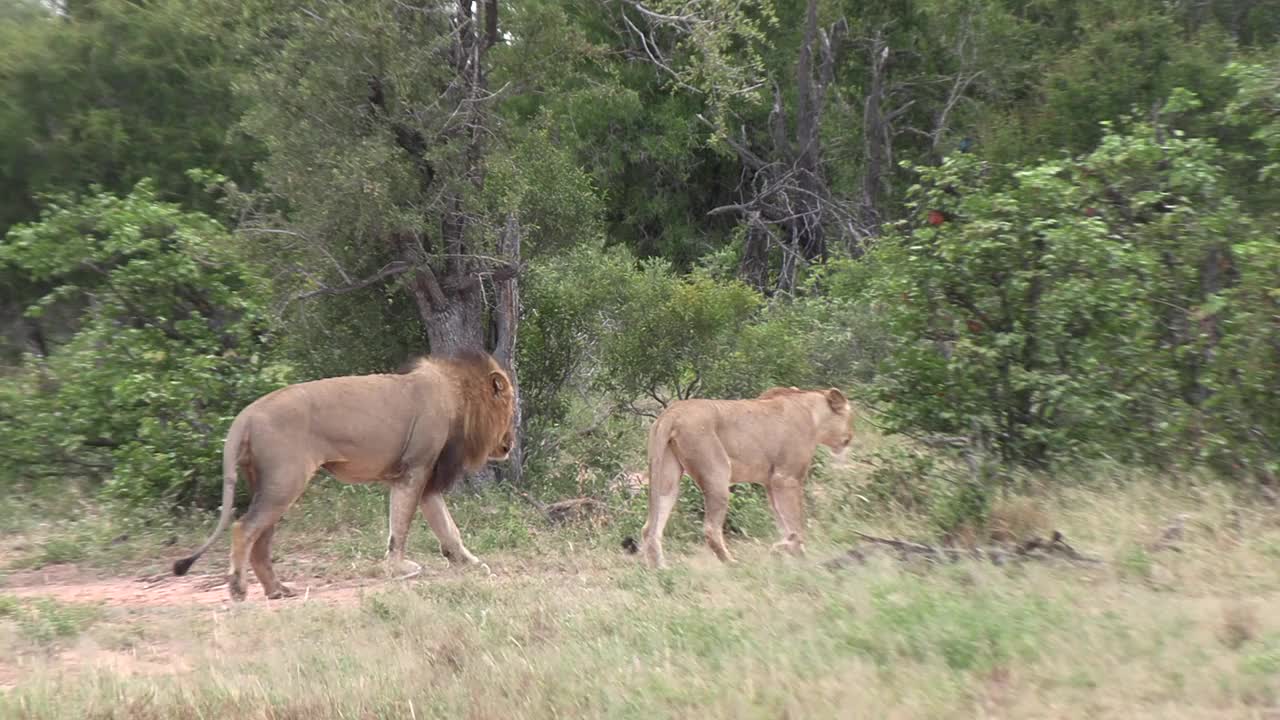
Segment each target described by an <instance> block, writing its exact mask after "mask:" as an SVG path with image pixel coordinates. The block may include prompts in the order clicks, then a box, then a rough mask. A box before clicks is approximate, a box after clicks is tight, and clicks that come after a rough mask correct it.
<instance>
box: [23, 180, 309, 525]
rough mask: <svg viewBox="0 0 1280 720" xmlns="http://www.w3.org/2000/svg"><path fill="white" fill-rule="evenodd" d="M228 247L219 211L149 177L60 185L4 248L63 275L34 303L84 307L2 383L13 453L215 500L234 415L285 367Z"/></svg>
mask: <svg viewBox="0 0 1280 720" xmlns="http://www.w3.org/2000/svg"><path fill="white" fill-rule="evenodd" d="M229 248H230V243H229V242H228V237H227V234H226V231H225V229H223V228H222V226H221V225H219V224H218V223H217V222H215V221H214V220H212V219H210V218H209V217H207V216H205V215H202V214H200V213H195V212H190V211H184V210H182V209H181V208H179V207H178V206H176V205H173V204H168V203H162V202H160V201H158V200H157V199H156V197H155V194H154V192H153V190H152V188H151V187H150V186H149V185H148V184H146V183H142V184H139V186H138V187H137V188H135V190H134V191H133V192H132V193H130V194H129V195H127V196H125V197H117V196H114V195H111V194H109V193H103V194H99V195H94V196H91V197H88V198H86V199H84V200H83V201H79V202H76V201H73V200H72V199H71V198H67V197H62V198H57V199H53V200H51V201H50V203H49V205H48V206H47V207H46V208H45V210H44V212H43V214H42V216H41V219H40V221H39V222H36V223H31V224H24V225H18V226H16V227H14V228H13V229H12V230H10V232H9V238H8V241H7V242H6V244H5V245H4V246H3V247H0V264H3V265H5V266H6V267H13V268H17V269H19V270H22V271H24V272H26V273H29V274H30V276H31V277H32V278H34V279H36V280H39V281H42V282H48V283H50V284H51V285H53V286H54V290H53V291H51V292H50V293H49V294H47V295H45V296H43V297H41V298H39V299H38V300H37V301H36V302H35V303H34V304H33V305H31V306H30V307H29V308H28V309H27V313H28V314H29V315H34V316H39V314H40V312H41V311H42V310H43V308H45V307H47V306H49V305H50V304H53V303H55V302H57V301H59V300H61V299H64V298H68V297H81V298H84V299H85V303H86V310H85V312H84V313H83V314H82V315H81V316H80V318H79V319H78V323H77V326H76V328H75V330H74V332H73V333H72V335H71V337H70V339H69V340H68V341H67V342H66V343H65V344H64V345H62V346H61V347H59V348H58V350H57V352H55V353H52V354H50V355H49V357H47V358H39V357H35V356H28V362H27V363H26V364H25V365H24V367H23V368H22V369H21V370H19V371H18V372H17V373H15V374H14V375H13V376H12V377H10V378H7V379H6V381H5V382H4V383H3V384H0V392H3V394H4V398H5V402H4V405H3V410H0V435H3V437H4V442H3V444H2V445H0V453H2V454H3V458H4V462H5V465H6V466H7V467H10V468H14V469H16V470H18V472H20V473H21V474H22V475H35V476H42V477H50V478H54V479H55V480H61V479H62V477H61V476H63V475H66V474H74V475H80V476H84V477H87V478H90V479H92V480H93V481H95V482H98V483H101V484H102V485H103V486H104V488H105V490H107V491H108V493H109V494H110V495H113V496H116V497H121V498H126V499H131V500H140V501H145V500H152V499H154V498H157V497H164V498H168V499H170V500H173V501H175V502H179V503H186V502H193V501H197V502H200V503H202V504H209V503H214V502H217V500H218V498H219V497H220V492H219V490H218V488H219V485H220V483H219V480H218V478H219V476H220V474H221V471H220V468H221V457H222V453H221V443H220V440H221V438H222V436H223V435H224V434H225V432H226V428H227V426H228V425H230V423H231V419H232V418H233V417H234V416H235V414H236V413H237V412H239V410H240V408H241V407H243V406H244V405H245V404H247V403H249V402H251V401H252V400H253V399H254V398H256V397H257V396H258V395H261V394H264V393H266V392H269V391H271V390H274V389H275V388H276V387H279V386H280V385H282V384H283V383H284V382H286V381H287V379H288V373H287V370H286V369H285V368H283V367H281V366H279V365H276V364H272V362H271V360H270V356H269V353H268V350H269V345H270V340H269V334H268V327H267V323H266V322H265V316H264V314H263V312H262V305H261V303H260V302H259V301H258V300H257V299H256V298H257V297H258V296H259V295H260V294H261V290H260V288H258V287H256V286H255V281H254V279H253V278H252V277H251V276H250V275H249V274H248V273H246V272H245V269H244V266H243V265H242V264H240V263H239V262H238V261H237V260H236V259H235V258H234V257H233V256H231V254H230V253H229V252H228V250H229Z"/></svg>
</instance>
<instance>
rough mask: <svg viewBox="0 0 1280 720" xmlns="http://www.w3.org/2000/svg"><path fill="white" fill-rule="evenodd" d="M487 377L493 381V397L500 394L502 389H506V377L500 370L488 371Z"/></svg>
mask: <svg viewBox="0 0 1280 720" xmlns="http://www.w3.org/2000/svg"><path fill="white" fill-rule="evenodd" d="M489 379H490V380H492V381H493V394H494V396H495V397H497V396H501V395H502V393H503V391H505V390H506V389H507V379H506V377H504V376H503V375H502V373H500V372H492V373H489Z"/></svg>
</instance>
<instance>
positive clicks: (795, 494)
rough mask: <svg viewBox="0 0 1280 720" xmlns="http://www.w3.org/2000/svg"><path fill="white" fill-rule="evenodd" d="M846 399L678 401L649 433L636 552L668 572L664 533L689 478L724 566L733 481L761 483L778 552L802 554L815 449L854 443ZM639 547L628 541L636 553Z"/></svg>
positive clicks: (790, 394) (801, 393) (800, 394)
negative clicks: (644, 513)
mask: <svg viewBox="0 0 1280 720" xmlns="http://www.w3.org/2000/svg"><path fill="white" fill-rule="evenodd" d="M849 413H850V408H849V401H848V400H847V399H846V398H845V396H844V393H842V392H840V391H839V390H837V389H835V388H829V389H827V390H801V389H799V388H795V387H775V388H770V389H768V390H766V391H764V392H763V393H761V394H760V396H759V397H757V398H755V399H751V400H705V399H695V400H681V401H678V402H674V403H672V404H671V405H670V406H668V407H667V409H666V410H664V411H663V412H662V414H661V415H659V416H658V418H657V420H655V421H654V423H653V426H652V427H651V428H650V430H649V518H648V520H647V521H646V522H645V525H644V530H643V531H642V533H641V543H640V547H639V548H638V549H639V550H642V551H643V552H644V555H645V558H646V559H647V560H648V562H649V564H650V565H651V566H654V567H665V566H666V560H665V558H664V557H663V553H662V531H663V528H664V527H665V526H666V524H667V518H668V517H670V515H671V510H672V508H673V507H674V506H675V502H676V498H677V497H678V496H679V494H680V478H681V476H682V474H683V473H688V475H689V476H690V477H692V478H693V481H694V482H695V483H696V484H697V485H698V488H699V489H700V490H701V491H702V495H703V498H704V500H705V507H706V509H705V512H704V515H703V534H704V535H705V537H706V541H707V544H708V545H709V546H710V547H711V549H712V551H713V552H715V554H716V556H717V557H718V558H720V559H721V560H722V561H724V562H726V563H729V562H733V557H732V556H731V555H730V554H729V550H728V548H726V547H725V544H724V521H725V515H726V514H727V513H728V510H729V486H730V485H731V484H732V483H756V484H759V485H764V487H765V492H766V494H767V495H768V498H769V507H770V509H771V511H772V512H773V517H774V521H775V522H776V523H777V526H778V530H779V531H780V532H781V535H782V539H781V540H780V541H779V542H777V543H775V544H774V546H773V547H774V549H775V550H786V551H788V552H791V553H793V554H796V555H803V554H804V493H803V482H804V479H805V477H806V476H807V475H808V472H809V466H810V464H811V463H812V462H813V455H814V453H815V452H816V451H817V449H818V445H819V444H822V445H826V446H827V447H829V448H831V449H832V450H833V451H836V452H838V453H842V452H844V450H845V449H846V448H847V447H848V445H849V442H850V440H852V433H851V431H850V429H849V417H850V414H849ZM634 545H635V544H634V543H625V542H624V547H627V548H628V549H631V548H633V547H634Z"/></svg>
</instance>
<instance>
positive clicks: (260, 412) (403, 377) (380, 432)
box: [173, 352, 515, 601]
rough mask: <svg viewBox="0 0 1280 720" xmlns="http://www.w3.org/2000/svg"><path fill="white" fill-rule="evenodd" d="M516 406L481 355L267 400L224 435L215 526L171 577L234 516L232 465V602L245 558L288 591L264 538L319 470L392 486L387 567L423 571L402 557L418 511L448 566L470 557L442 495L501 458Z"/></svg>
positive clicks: (269, 588)
mask: <svg viewBox="0 0 1280 720" xmlns="http://www.w3.org/2000/svg"><path fill="white" fill-rule="evenodd" d="M514 408H515V395H514V391H513V390H512V387H511V380H510V378H509V377H508V376H507V374H506V373H505V372H503V370H502V368H501V367H500V366H499V365H498V363H497V361H495V360H494V359H493V357H492V356H490V355H489V354H487V353H483V352H463V353H459V354H458V355H456V356H453V357H440V356H433V357H427V358H420V359H418V360H416V361H413V362H411V363H409V364H408V365H406V366H405V367H404V368H402V369H401V371H400V372H399V373H396V374H390V373H387V374H376V375H354V376H345V377H333V378H325V379H322V380H313V381H311V382H304V383H298V384H296V385H289V386H287V387H283V388H280V389H279V390H276V391H275V392H272V393H269V394H267V395H264V396H262V397H260V398H258V399H257V400H255V401H253V402H252V403H250V404H249V406H248V407H246V408H245V409H244V410H242V411H241V412H240V414H239V415H237V416H236V419H235V420H234V421H232V423H231V428H230V429H229V430H228V431H227V437H226V441H225V442H224V444H223V448H222V514H221V517H220V518H219V519H218V527H217V528H216V529H215V530H214V531H213V534H212V535H211V536H210V537H209V539H208V540H207V541H206V542H205V544H204V545H201V546H200V549H199V550H196V551H195V553H193V554H192V555H191V556H189V557H186V558H183V559H181V560H178V561H177V562H175V563H174V564H173V572H174V574H175V575H183V574H185V573H186V572H187V570H189V569H190V568H191V565H192V563H194V562H195V561H196V560H197V559H198V558H199V557H200V556H201V555H202V554H203V553H204V551H205V550H208V549H209V546H210V545H212V544H213V541H214V539H215V538H217V536H218V535H219V534H220V533H221V532H222V531H223V530H224V529H225V528H226V526H227V523H228V522H229V521H230V520H231V516H232V512H233V508H232V503H233V499H234V497H235V488H236V471H237V469H239V470H242V471H244V474H245V477H246V478H247V480H248V483H249V489H250V491H251V492H252V493H253V500H252V502H251V503H250V504H249V509H248V510H246V511H245V514H244V515H243V516H242V517H241V518H240V520H238V521H237V522H236V523H235V525H233V526H232V528H231V575H230V578H229V579H228V590H229V591H230V593H231V598H232V599H233V600H237V601H239V600H243V599H244V597H245V564H246V561H247V562H248V563H249V564H251V565H252V566H253V572H254V573H255V574H256V575H257V576H258V580H259V581H260V582H261V583H262V589H263V592H265V593H266V596H267V597H268V598H270V599H275V598H279V597H287V596H291V595H293V594H294V593H293V590H291V589H290V588H288V587H287V586H285V585H284V584H282V583H281V582H280V580H279V579H277V578H276V575H275V571H274V570H273V569H272V565H271V536H272V535H273V534H274V533H275V526H276V523H277V522H278V521H279V520H280V517H281V516H282V515H284V513H285V510H287V509H288V508H289V506H290V505H292V504H293V502H294V501H295V500H297V499H298V497H299V496H300V495H301V494H302V491H303V490H305V489H306V487H307V484H308V483H309V482H310V481H311V477H312V476H313V475H314V474H315V472H316V470H317V469H319V468H322V467H323V468H324V469H325V470H328V471H329V472H330V473H332V474H333V475H334V476H335V477H337V478H338V479H339V480H341V481H343V482H348V483H373V482H380V483H384V484H387V485H390V495H391V503H390V505H391V513H390V533H389V537H388V539H387V555H386V562H387V568H388V571H390V572H395V573H416V572H418V571H419V570H421V567H420V566H419V565H418V564H417V563H415V562H413V561H411V560H406V559H405V557H404V547H405V539H406V538H407V536H408V534H409V527H410V525H411V523H412V522H413V513H414V509H415V508H420V509H421V511H422V514H423V516H424V517H425V518H426V521H427V524H428V525H430V526H431V530H432V531H433V532H434V533H435V535H436V537H437V538H439V540H440V549H441V552H442V553H443V554H444V556H445V557H446V558H448V559H449V561H450V562H451V563H465V564H472V563H478V562H480V561H479V560H478V559H477V558H476V557H475V556H474V555H472V554H471V552H470V551H468V550H467V548H466V547H464V546H463V544H462V537H461V535H460V534H459V533H458V528H457V526H456V525H454V522H453V518H452V517H451V516H450V515H449V509H448V508H447V507H445V504H444V493H445V491H446V490H448V489H449V487H450V486H452V485H453V483H454V482H456V481H457V480H458V478H459V477H461V476H462V474H463V473H464V472H466V471H470V470H474V469H476V468H478V467H480V466H481V465H483V464H484V463H485V462H486V461H487V460H505V459H506V458H507V455H508V454H509V453H510V450H511V419H512V414H513V411H514Z"/></svg>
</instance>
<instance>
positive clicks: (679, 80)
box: [0, 0, 1280, 525]
mask: <svg viewBox="0 0 1280 720" xmlns="http://www.w3.org/2000/svg"><path fill="white" fill-rule="evenodd" d="M1278 40H1280V11H1277V10H1276V9H1275V8H1274V7H1272V6H1270V5H1268V4H1265V3H1254V2H1248V1H1247V0H1213V1H1212V2H1197V3H1189V2H1178V3H1167V2H1157V1H1156V0H1122V1H1120V2H1112V1H1110V0H1087V1H1085V2H1077V3H1061V2H1015V1H1013V0H1008V1H1000V2H986V1H972V2H970V1H967V0H966V1H964V2H953V1H951V0H945V1H944V0H883V1H877V2H870V3H867V2H859V3H854V2H849V1H848V0H714V1H712V2H699V3H689V2H683V1H680V2H670V1H668V0H653V1H652V2H636V1H635V0H610V1H609V2H596V1H595V0H588V1H583V0H534V1H532V2H523V3H519V4H512V3H507V2H501V0H486V1H485V2H482V3H460V4H458V5H457V6H456V7H455V6H453V5H447V4H446V5H443V6H437V5H433V4H422V3H415V2H400V1H396V2H370V3H360V4H341V3H329V2H319V3H297V2H293V1H292V0H254V2H249V3H230V2H226V0H199V1H198V2H183V3H179V2H176V1H175V0H149V1H148V2H133V1H131V0H85V1H84V2H76V3H67V4H62V5H59V6H58V11H57V12H53V11H51V10H50V9H49V6H48V5H47V4H45V3H37V2H34V1H32V0H21V1H20V2H16V3H10V4H9V5H8V6H6V8H4V9H3V10H0V190H2V191H3V192H0V235H2V236H3V240H0V281H3V283H4V287H5V293H4V294H3V296H0V355H2V356H3V357H4V358H5V362H7V363H9V365H8V366H7V367H6V368H5V369H4V370H3V372H2V373H0V403H2V404H0V457H3V459H4V460H5V461H6V463H5V464H6V467H8V468H10V469H11V470H10V472H11V474H12V475H13V477H12V478H5V479H6V480H18V481H25V480H34V479H39V478H43V477H52V476H71V477H82V478H87V479H90V480H92V481H94V482H96V483H98V484H100V485H101V486H102V487H103V488H105V489H108V490H110V492H111V493H112V494H114V495H115V496H116V497H120V498H123V499H127V500H131V501H142V502H150V501H154V500H155V499H157V498H165V499H166V500H168V501H171V502H176V503H178V504H188V503H199V504H203V505H209V504H211V503H214V502H216V497H217V493H216V485H217V483H216V478H217V474H218V473H217V456H218V454H219V451H220V441H221V433H222V431H223V429H224V428H225V426H226V423H227V422H228V421H229V419H230V417H231V416H233V415H234V413H235V412H236V411H238V409H239V408H240V407H242V406H243V405H244V404H245V403H247V402H248V401H250V400H251V399H252V398H253V397H255V396H256V395H258V394H260V393H262V392H265V391H266V390H269V389H270V388H272V387H276V386H278V385H279V384H281V383H283V382H286V381H288V380H291V379H306V378H312V377H319V376H325V375H335V374H346V373H360V372H374V371H383V370H387V369H389V368H391V367H393V366H395V365H396V364H398V363H399V362H400V361H401V360H402V359H403V358H404V357H405V356H407V355H409V354H413V353H419V352H424V351H428V350H432V349H435V350H445V349H450V348H454V347H466V346H483V347H485V348H486V349H490V350H493V351H494V352H495V353H496V354H498V355H499V356H500V357H502V359H503V360H504V361H511V362H512V367H513V369H514V371H515V372H516V377H517V381H518V385H519V387H520V389H521V397H522V418H521V424H522V431H523V433H522V434H523V436H524V438H525V443H526V445H527V446H528V448H529V451H528V452H527V453H525V454H524V455H523V463H524V467H526V468H529V469H531V470H533V471H536V473H538V474H539V477H541V478H544V479H545V478H559V477H562V476H563V477H566V478H569V477H572V478H577V482H581V477H583V473H586V474H592V473H595V474H598V475H600V476H602V477H608V476H611V475H613V474H615V473H618V472H621V471H625V470H629V469H639V468H638V467H637V463H636V458H637V457H638V456H639V455H640V454H641V452H640V443H641V442H642V440H641V438H642V436H643V432H642V429H643V428H644V427H645V426H646V423H647V418H646V416H651V415H653V414H654V413H655V412H657V411H658V410H660V409H661V407H662V406H663V405H665V404H666V403H669V402H670V401H671V400H673V399H676V398H680V397H689V396H711V397H748V396H752V395H755V394H757V393H758V392H760V391H761V390H763V389H764V388H766V387H769V386H771V385H775V384H788V385H789V384H795V385H817V386H826V385H839V386H841V387H844V388H846V389H847V390H849V392H850V394H851V395H853V396H854V397H855V398H857V399H858V401H859V403H860V406H861V407H862V408H863V409H864V410H865V411H866V412H867V413H869V414H870V416H874V417H875V418H876V419H875V422H877V423H878V424H882V425H883V426H885V427H886V428H889V429H892V430H896V431H901V432H904V433H908V434H912V435H939V434H941V435H947V436H963V437H965V438H967V439H968V440H970V441H972V442H974V443H976V444H977V445H979V446H983V447H989V448H991V449H992V450H993V451H994V453H993V455H992V459H993V461H994V462H995V463H996V464H998V465H1000V466H1002V467H1004V468H1010V467H1013V466H1017V465H1032V466H1046V465H1049V464H1052V463H1055V462H1059V461H1061V460H1063V459H1068V458H1074V457H1081V456H1090V455H1095V456H1096V455H1106V456H1108V457H1112V458H1118V459H1122V460H1124V461H1126V462H1132V463H1156V464H1167V463H1183V462H1188V463H1204V464H1206V465H1208V466H1211V467H1213V468H1215V469H1217V470H1219V471H1222V472H1224V473H1228V474H1230V475H1232V476H1235V477H1238V478H1250V479H1257V480H1261V481H1264V482H1275V481H1276V476H1277V474H1278V473H1280V465H1277V463H1278V462H1280V237H1278V236H1277V232H1276V228H1277V227H1280V182H1277V179H1280V170H1277V168H1280V103H1278V101H1277V98H1280V49H1277V41H1278ZM193 171H199V172H193ZM144 179H145V181H144ZM140 181H143V182H141V183H140ZM211 188H213V189H215V190H217V192H214V193H209V192H206V190H208V189H211ZM566 468H570V469H568V470H566ZM886 472H887V473H888V474H886V475H885V477H889V476H891V475H892V473H891V472H889V471H886ZM928 472H932V471H926V470H920V474H928ZM908 474H910V473H908ZM977 475H981V473H978V474H977ZM886 482H888V481H886ZM971 490H973V488H970V487H968V486H966V487H965V488H962V489H961V491H957V492H956V493H952V494H947V495H945V497H946V498H947V499H946V503H950V505H947V507H953V509H954V508H961V510H956V511H955V512H952V510H947V511H946V512H945V513H943V514H944V515H947V516H948V517H949V516H950V515H951V514H954V515H957V516H961V515H964V514H965V513H972V512H976V510H974V509H973V508H975V507H980V506H981V504H982V495H981V492H980V488H979V489H978V490H974V491H973V492H971ZM975 493H976V494H975ZM940 497H942V496H940ZM939 502H941V501H939ZM944 504H945V503H944ZM942 524H944V525H950V524H954V523H951V522H950V521H947V522H943V523H942Z"/></svg>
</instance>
